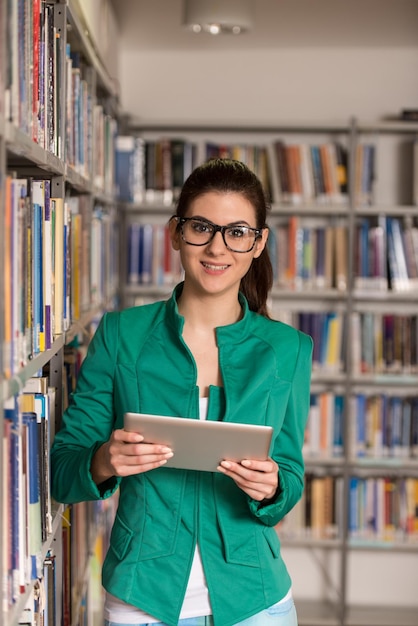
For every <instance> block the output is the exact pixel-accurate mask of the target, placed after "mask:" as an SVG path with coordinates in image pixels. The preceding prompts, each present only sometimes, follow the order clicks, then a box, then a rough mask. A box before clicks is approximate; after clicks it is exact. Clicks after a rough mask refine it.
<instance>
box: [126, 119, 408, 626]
mask: <svg viewBox="0 0 418 626" xmlns="http://www.w3.org/2000/svg"><path fill="white" fill-rule="evenodd" d="M417 132H418V125H417V124H413V123H407V122H398V121H393V122H382V123H380V122H376V123H362V122H360V121H358V120H355V119H351V120H347V121H346V122H343V123H330V124H318V123H313V124H310V123H306V124H293V123H288V124H285V123H283V124H282V123H251V122H249V123H248V124H239V125H237V124H234V123H225V124H211V123H207V122H202V123H200V124H191V125H187V124H176V123H174V122H173V123H170V122H169V121H161V123H153V124H146V123H145V122H138V121H136V120H134V119H131V120H126V126H125V128H124V129H123V135H124V136H125V139H122V140H121V145H120V150H119V153H117V157H116V161H117V164H116V171H118V159H120V160H121V161H120V163H121V162H123V163H124V172H125V174H126V173H128V172H129V176H128V177H126V176H125V178H124V179H123V180H122V179H119V182H120V188H119V193H120V203H119V206H120V210H121V222H120V234H121V250H122V249H124V250H126V253H125V255H122V257H121V281H120V294H121V303H122V306H131V305H136V304H142V303H145V302H148V301H151V300H154V299H156V298H163V297H165V296H166V295H167V294H168V293H169V292H170V291H171V287H172V285H173V283H174V282H176V280H178V279H179V278H180V277H181V268H179V267H178V266H177V265H176V261H175V260H174V261H173V259H171V258H169V257H168V253H167V252H166V251H164V246H163V245H162V244H161V240H162V239H163V238H164V235H163V234H161V233H162V232H164V225H165V224H166V223H167V221H168V218H169V216H170V215H171V214H172V213H173V212H174V209H173V207H174V202H175V198H176V194H177V193H178V189H179V187H180V186H181V173H180V174H179V173H178V169H177V168H178V161H177V158H178V157H175V156H174V154H175V153H174V151H173V152H170V150H171V149H174V147H175V146H176V147H178V145H179V144H183V161H182V163H183V175H184V172H186V171H188V169H190V158H192V159H193V163H195V164H197V163H199V162H202V161H203V160H204V159H205V158H206V157H207V156H208V155H213V154H220V155H222V154H224V155H229V156H233V157H235V158H241V159H242V160H246V161H247V163H249V164H250V165H251V166H252V167H253V168H254V169H255V171H257V167H260V166H261V167H262V169H261V170H259V171H258V173H259V175H260V177H261V178H262V179H263V177H265V179H266V180H267V181H268V182H267V187H268V190H269V194H270V198H271V213H270V218H269V225H270V228H271V239H272V241H271V244H272V245H273V248H272V249H271V250H272V254H273V257H274V258H273V264H274V265H275V267H276V274H275V285H274V288H273V291H272V295H271V311H272V313H273V316H274V317H276V318H277V319H281V320H283V321H285V322H290V323H292V324H294V325H296V326H299V327H300V328H302V329H304V330H306V332H308V333H309V334H312V335H313V336H314V340H315V344H316V346H317V351H316V352H315V351H314V369H313V380H312V406H311V413H310V417H309V424H308V429H307V441H306V450H305V458H306V476H307V489H306V490H305V495H304V497H303V499H302V501H301V503H299V504H298V505H297V506H296V507H295V509H294V511H292V513H291V514H290V515H289V517H288V519H286V520H284V522H283V523H282V524H281V526H280V527H279V528H278V532H279V535H280V536H281V538H282V542H283V550H284V554H285V560H286V561H287V563H288V565H289V568H290V570H291V573H292V575H293V579H294V595H295V598H296V600H297V607H298V614H299V621H300V624H301V626H360V625H361V626H375V625H376V626H377V624H385V625H386V626H399V625H400V624H402V626H416V625H417V624H418V606H417V604H416V600H415V594H414V592H412V591H410V593H409V595H408V591H407V589H408V584H409V583H408V580H409V577H411V579H413V578H414V575H415V574H416V565H415V564H414V563H415V562H416V560H417V559H416V557H417V552H418V541H417V539H418V535H417V529H418V525H417V509H416V506H417V497H418V496H417V494H418V491H417V487H418V457H417V454H416V452H417V451H416V442H417V440H418V438H417V434H416V429H417V427H418V416H417V413H416V411H417V408H416V398H415V400H414V393H415V392H414V390H416V388H417V385H418V361H417V334H416V311H417V304H418V290H417V288H416V286H417V285H416V282H415V274H414V272H416V270H417V265H416V263H417V260H418V257H417V256H416V255H417V252H418V248H415V256H412V257H411V258H409V259H407V263H406V264H407V265H408V263H409V265H408V268H407V272H408V273H407V276H406V277H405V276H404V279H403V280H402V279H401V280H398V278H397V276H396V275H395V273H394V272H395V269H396V261H397V255H402V252H403V250H402V249H400V248H399V241H400V242H401V245H402V244H403V243H404V241H405V237H404V232H405V231H406V230H407V229H410V230H411V232H413V233H416V232H418V231H417V226H418V206H417V193H416V185H417V183H416V181H417V180H418V176H417V165H418V159H417V156H416V150H417V148H416V136H417ZM278 145H280V146H281V149H282V150H283V146H286V150H287V154H289V153H290V152H291V150H288V147H289V146H292V147H293V148H294V147H296V150H295V152H296V156H298V158H299V159H302V160H303V165H302V167H301V166H300V165H299V168H300V169H299V174H298V175H299V177H300V179H301V180H299V186H297V185H296V186H293V187H291V188H290V189H289V187H288V186H287V187H286V186H285V185H284V178H285V177H286V175H285V174H284V170H283V167H284V166H283V165H282V166H281V169H279V163H278V159H279V158H280V152H279V151H278V149H277V146H278ZM185 146H186V148H185ZM322 146H325V148H320V149H322V150H323V151H324V155H323V159H324V163H323V164H322V167H323V168H326V167H327V165H326V160H327V159H328V162H329V159H330V158H331V166H330V165H329V164H328V168H329V167H331V171H329V172H328V175H327V177H328V180H327V182H326V181H325V180H323V181H322V183H318V181H316V180H315V176H318V174H316V175H315V172H314V171H313V170H314V167H315V166H314V164H313V155H314V151H313V150H312V147H315V148H318V147H322ZM336 147H337V148H338V152H337V153H336V152H335V150H336ZM186 152H187V156H186ZM261 153H264V156H262V157H260V154H261ZM307 154H308V157H310V158H311V159H312V160H311V162H307ZM170 155H171V156H170ZM301 155H302V156H301ZM341 156H342V157H343V159H342V160H341ZM293 158H295V157H293ZM308 161H309V159H308ZM164 164H165V166H164ZM285 167H287V176H293V177H294V176H295V172H294V171H293V174H292V173H291V169H292V168H294V167H295V164H294V163H293V164H292V165H290V166H289V165H286V166H285ZM260 172H261V173H260ZM177 176H179V177H180V180H179V178H177ZM322 176H324V171H323V170H322ZM287 182H288V181H287ZM393 222H396V224H395V226H399V227H400V232H401V236H400V237H398V240H397V241H398V243H397V246H396V250H395V255H394V258H392V256H390V255H392V253H390V255H389V248H388V244H389V235H388V232H389V229H390V227H391V226H393ZM150 225H152V228H150ZM145 233H148V235H147V234H145ZM150 233H153V234H151V235H150ZM416 236H417V235H416V234H414V235H413V237H416ZM146 237H148V242H147V244H146V245H145V246H142V248H141V244H142V243H143V241H144V238H146ZM328 237H329V238H330V240H331V244H329V243H327V238H328ZM409 237H410V239H412V237H411V236H409ZM131 238H133V239H131ZM132 240H133V242H134V245H131V244H132ZM150 242H151V243H150ZM290 242H293V247H292V246H291V245H290ZM295 242H296V244H295ZM146 246H151V248H152V247H153V246H154V250H155V249H156V250H157V253H156V254H155V255H154V258H153V259H152V258H141V252H139V255H138V249H139V250H141V249H145V250H146ZM295 248H297V249H298V250H300V252H299V254H296V253H295ZM324 249H325V250H331V252H329V251H328V252H327V253H326V255H325V259H321V258H320V253H321V252H323V251H324ZM132 251H135V253H136V255H133V256H132ZM362 255H363V256H362ZM412 259H414V262H415V268H414V265H413V263H412ZM324 263H325V266H326V271H324ZM144 264H145V266H146V272H145V273H143V267H144ZM150 268H151V269H150ZM162 268H163V271H162ZM318 268H320V270H319V269H318ZM390 328H392V329H394V328H397V331H396V333H397V334H396V335H393V334H392V335H390V333H389V329H390ZM370 329H371V330H370ZM371 331H372V332H371ZM397 337H401V338H402V340H401V344H399V339H397ZM394 345H396V346H398V347H397V348H396V355H391V356H390V354H391V353H390V350H391V349H392V350H394ZM399 345H401V346H402V350H401V351H400V349H399ZM370 355H372V356H371V359H370ZM368 358H369V361H368V360H367V359H368ZM368 363H369V364H368ZM361 406H367V407H368V411H366V414H364V415H362V413H361V410H360V408H361ZM379 407H380V414H379ZM382 407H384V408H382ZM399 415H401V417H400V418H399ZM399 419H400V423H401V424H402V423H403V424H404V432H403V437H404V439H403V443H400V442H399V441H397V442H396V444H395V442H394V441H393V432H395V431H396V429H398V428H399ZM367 420H368V421H367ZM385 420H386V421H385ZM408 420H409V421H408ZM382 424H384V425H385V426H383V425H382ZM412 424H414V426H412ZM392 427H393V428H394V429H395V431H393V432H392V430H391V429H392ZM360 432H362V433H364V436H365V437H366V439H365V440H363V441H362V440H360V434H359V433H360ZM367 437H368V438H369V439H367ZM391 437H392V439H391ZM407 493H408V494H409V496H407V495H406V494H407ZM366 494H367V498H368V501H367V502H368V505H367V506H368V507H371V510H372V511H373V515H372V517H373V516H374V517H373V519H367V515H368V514H369V509H366V505H364V506H363V505H362V502H363V501H365V500H364V499H365V498H366ZM308 499H309V502H308ZM324 509H325V510H326V511H327V512H328V513H326V512H324ZM355 511H357V515H355ZM395 511H397V515H395ZM407 511H409V514H408V512H407ZM327 515H328V517H327ZM408 515H409V518H408ZM373 563H375V566H374V567H373ZM391 564H393V567H394V568H396V572H397V574H396V576H391V575H390V574H389V573H388V569H389V570H391ZM406 570H408V571H410V573H409V574H406V573H405V584H403V583H402V582H401V581H402V574H401V573H402V572H403V571H405V572H406ZM394 571H395V570H394ZM365 572H367V574H365ZM385 577H388V578H389V579H390V581H391V586H389V584H387V586H386V583H385ZM371 581H373V582H371ZM384 588H386V589H387V592H386V593H385V594H382V593H381V592H380V591H379V589H380V590H381V589H384ZM400 598H401V599H400ZM391 600H393V602H392V601H391Z"/></svg>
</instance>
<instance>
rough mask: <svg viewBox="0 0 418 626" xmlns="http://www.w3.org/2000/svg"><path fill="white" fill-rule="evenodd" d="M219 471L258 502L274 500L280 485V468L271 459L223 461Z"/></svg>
mask: <svg viewBox="0 0 418 626" xmlns="http://www.w3.org/2000/svg"><path fill="white" fill-rule="evenodd" d="M218 471H219V472H222V474H225V475H226V476H230V478H232V480H234V481H235V483H236V484H237V485H238V487H239V488H240V489H242V491H244V492H245V493H246V494H247V495H248V496H250V498H253V500H257V501H258V502H261V501H262V500H269V499H270V498H273V497H274V495H275V494H276V491H277V487H278V485H279V466H278V465H277V463H276V462H275V461H273V459H270V458H269V459H267V461H255V460H251V459H245V460H243V461H241V462H240V463H235V462H234V461H221V463H220V464H219V466H218Z"/></svg>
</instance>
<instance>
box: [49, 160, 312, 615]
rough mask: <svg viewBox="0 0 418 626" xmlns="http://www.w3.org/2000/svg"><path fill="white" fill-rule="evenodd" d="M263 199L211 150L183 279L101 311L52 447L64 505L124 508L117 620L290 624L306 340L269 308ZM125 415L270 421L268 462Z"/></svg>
mask: <svg viewBox="0 0 418 626" xmlns="http://www.w3.org/2000/svg"><path fill="white" fill-rule="evenodd" d="M266 209H267V207H266V201H265V197H264V194H263V191H262V188H261V184H260V182H259V180H258V179H257V177H256V176H255V175H254V174H253V173H252V172H251V171H250V170H249V169H248V168H247V167H246V166H245V165H243V164H242V163H240V162H237V161H233V160H227V159H214V160H210V161H208V162H207V163H205V164H204V165H202V166H200V167H198V168H197V169H196V170H194V172H193V173H192V174H191V176H190V177H189V178H188V180H187V181H186V182H185V184H184V187H183V190H182V193H181V195H180V198H179V201H178V206H177V212H176V215H175V216H173V217H172V218H171V220H170V232H171V240H172V245H173V247H174V248H175V249H176V250H178V251H179V253H180V256H181V261H182V265H183V268H184V282H182V283H181V284H179V285H178V286H177V287H176V288H175V289H174V292H173V294H172V296H171V298H170V299H169V300H167V301H161V302H157V303H154V304H150V305H146V306H141V307H133V308H130V309H126V310H124V311H120V312H113V313H108V314H106V315H105V316H104V317H103V319H102V322H101V324H100V326H99V328H98V330H97V332H96V334H95V336H94V338H93V340H92V342H91V344H90V347H89V351H88V355H87V357H86V359H85V361H84V363H83V366H82V368H81V372H80V377H79V380H78V384H77V389H76V392H75V394H74V395H73V397H72V400H71V404H70V406H69V408H68V409H67V411H66V413H65V415H64V420H63V427H62V429H61V430H60V431H59V432H58V433H57V435H56V438H55V441H54V445H53V450H52V454H51V463H52V491H53V496H54V498H55V499H57V500H58V501H60V502H67V503H73V502H78V501H82V500H93V499H101V498H107V497H109V496H110V495H111V494H113V493H114V492H115V491H116V490H117V489H118V488H119V490H120V495H119V506H118V512H117V515H116V519H115V522H114V526H113V529H112V535H111V540H110V548H109V551H108V554H107V556H106V560H105V563H104V566H103V585H104V587H105V589H106V591H107V595H106V606H105V618H106V624H110V625H112V626H113V625H119V626H120V625H122V624H123V625H127V624H130V625H133V624H135V625H143V624H154V625H156V624H160V625H161V624H164V625H168V626H176V625H177V624H181V625H184V626H186V625H189V626H200V625H212V624H213V625H214V626H238V625H239V626H266V625H267V624H272V625H275V626H295V625H296V624H297V618H296V612H295V607H294V604H293V600H292V594H291V580H290V577H289V574H288V572H287V570H286V566H285V564H284V562H283V560H282V557H281V553H280V542H279V539H278V537H277V534H276V531H275V529H274V526H275V525H276V524H277V523H278V522H279V521H280V520H281V519H282V518H283V517H284V515H286V513H288V512H289V511H290V509H291V508H292V507H293V506H294V505H295V504H296V502H297V501H298V500H299V499H300V497H301V494H302V490H303V483H304V480H303V479H304V464H303V458H302V444H303V439H304V429H305V424H306V420H307V415H308V409H309V387H310V371H311V339H310V338H309V337H308V336H307V335H304V334H303V333H301V332H299V331H297V330H295V329H294V328H292V327H290V326H287V325H285V324H283V323H280V322H277V321H273V320H271V319H270V318H269V315H268V312H267V305H266V300H267V295H268V292H269V290H270V288H271V284H272V268H271V264H270V260H269V256H268V251H267V247H266V244H267V237H268V228H267V225H266ZM126 411H131V412H143V413H152V414H160V415H169V416H170V415H171V416H181V417H184V418H187V419H210V420H224V421H228V422H245V423H251V424H266V425H270V426H272V427H273V429H274V434H273V443H272V448H271V458H269V459H268V460H266V461H256V460H254V459H243V460H242V461H241V462H240V463H236V462H232V461H229V460H225V461H222V462H221V463H220V465H219V467H218V470H217V472H201V471H191V470H182V469H173V468H169V467H164V465H165V463H166V462H167V459H169V458H170V457H171V456H172V455H173V452H172V451H171V450H170V449H169V448H167V447H165V446H162V445H158V444H157V443H156V444H149V443H143V442H142V437H141V436H140V435H139V434H136V433H132V432H126V431H125V430H123V416H124V413H125V412H126Z"/></svg>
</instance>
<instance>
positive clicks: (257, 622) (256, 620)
mask: <svg viewBox="0 0 418 626" xmlns="http://www.w3.org/2000/svg"><path fill="white" fill-rule="evenodd" d="M269 625H270V626H298V618H297V615H296V609H295V604H294V602H293V598H289V600H287V601H286V602H283V603H280V604H273V606H271V607H270V608H268V609H266V610H265V611H261V612H260V613H257V614H256V615H253V616H252V617H249V618H248V619H245V620H243V621H242V622H238V623H237V624H235V626H269ZM104 626H167V625H166V624H164V623H163V622H158V623H153V624H117V623H116V622H109V621H108V620H105V624H104ZM178 626H213V619H212V617H211V616H210V615H209V616H208V617H189V618H188V619H181V620H180V621H179V623H178Z"/></svg>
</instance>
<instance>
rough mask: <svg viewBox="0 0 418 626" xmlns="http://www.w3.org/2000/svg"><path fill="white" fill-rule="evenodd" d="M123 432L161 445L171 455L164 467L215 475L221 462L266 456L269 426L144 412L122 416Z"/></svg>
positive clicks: (267, 454)
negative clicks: (166, 447)
mask: <svg viewBox="0 0 418 626" xmlns="http://www.w3.org/2000/svg"><path fill="white" fill-rule="evenodd" d="M124 428H125V430H129V431H134V432H137V433H141V435H143V436H144V437H145V441H146V442H147V443H160V444H164V445H167V446H169V447H170V448H172V450H173V452H174V454H173V456H172V457H171V459H169V460H168V461H167V463H166V464H165V465H164V467H176V468H182V469H194V470H201V471H206V472H216V468H217V467H218V465H219V463H220V461H222V460H230V461H238V462H239V461H241V460H243V459H256V460H261V461H264V460H265V459H267V458H268V456H269V451H270V444H271V438H272V434H273V429H272V427H271V426H256V425H253V424H237V423H235V422H234V423H233V422H214V421H208V420H199V419H188V418H184V417H167V416H164V415H150V414H147V413H125V421H124Z"/></svg>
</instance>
